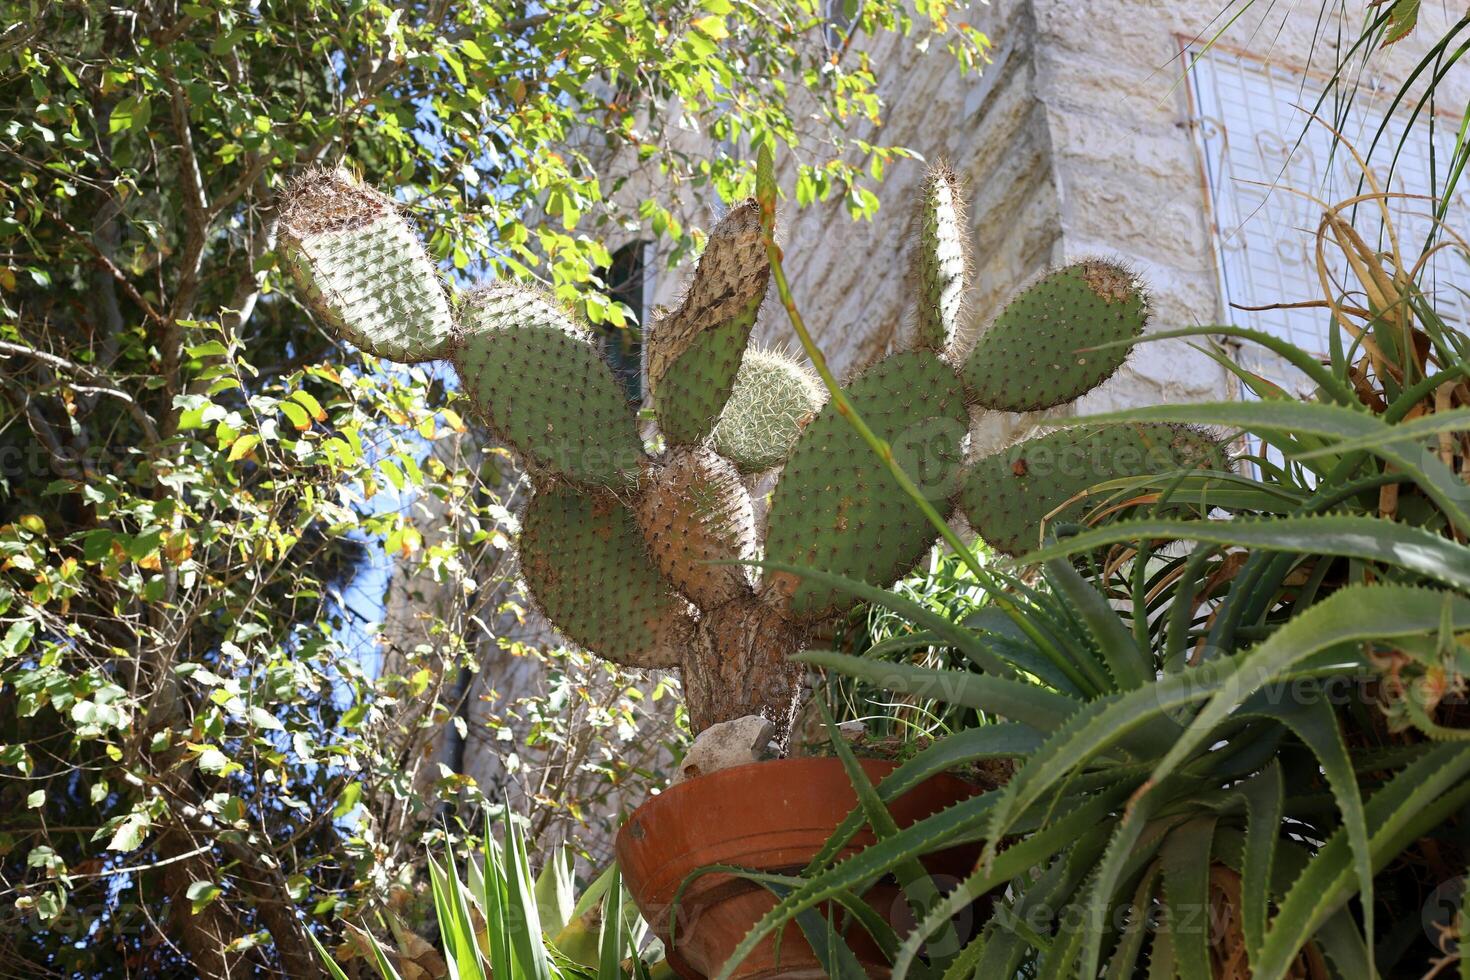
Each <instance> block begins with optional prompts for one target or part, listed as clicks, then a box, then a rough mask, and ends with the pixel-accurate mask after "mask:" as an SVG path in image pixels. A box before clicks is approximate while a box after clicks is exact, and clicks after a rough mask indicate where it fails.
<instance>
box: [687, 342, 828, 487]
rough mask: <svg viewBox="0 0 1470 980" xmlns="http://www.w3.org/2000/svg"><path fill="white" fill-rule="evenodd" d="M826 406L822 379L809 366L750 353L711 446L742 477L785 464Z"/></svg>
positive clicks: (774, 353) (776, 354)
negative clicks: (798, 438)
mask: <svg viewBox="0 0 1470 980" xmlns="http://www.w3.org/2000/svg"><path fill="white" fill-rule="evenodd" d="M826 401H827V389H826V388H824V387H822V380H821V379H820V378H818V377H817V376H816V374H814V373H813V372H812V370H811V369H810V368H808V367H807V366H806V365H805V364H803V363H802V362H800V361H798V360H797V359H796V358H794V357H792V356H790V355H789V354H785V353H782V352H781V351H775V350H761V349H754V350H749V351H747V352H746V354H745V360H743V361H742V362H741V363H740V373H739V374H737V375H736V376H735V388H734V390H733V391H731V392H730V398H729V399H728V400H727V401H726V402H725V408H724V410H723V411H722V412H721V413H720V420H719V421H718V422H717V423H715V428H714V431H713V432H711V433H710V440H709V441H710V446H711V447H712V448H713V449H714V450H715V452H717V453H719V454H720V455H721V456H724V457H725V458H726V459H728V460H730V461H731V462H732V463H734V464H735V465H736V466H737V467H738V468H739V469H740V472H742V473H760V472H763V471H765V470H769V469H772V468H773V467H776V466H779V465H780V464H781V463H782V462H783V461H785V459H786V456H787V454H788V453H790V452H791V446H792V445H793V444H794V443H795V442H796V437H797V436H798V435H800V434H801V430H802V428H803V427H804V426H805V425H806V424H807V423H808V422H809V421H811V420H812V418H813V417H814V416H815V415H816V414H817V412H818V411H820V410H821V408H822V405H823V404H824V403H825V402H826Z"/></svg>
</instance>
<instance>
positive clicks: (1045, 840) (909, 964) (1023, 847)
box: [865, 786, 1127, 980]
mask: <svg viewBox="0 0 1470 980" xmlns="http://www.w3.org/2000/svg"><path fill="white" fill-rule="evenodd" d="M1126 795H1127V787H1126V786H1119V787H1115V788H1113V789H1112V790H1105V791H1101V792H1098V793H1093V794H1088V795H1087V797H1086V798H1085V799H1084V800H1083V801H1082V802H1080V803H1074V804H1071V805H1070V808H1068V807H1067V806H1063V805H1059V806H1058V813H1057V816H1056V819H1055V820H1052V821H1051V822H1049V823H1048V824H1046V825H1045V826H1044V827H1042V828H1040V829H1039V830H1037V831H1036V832H1035V833H1033V834H1031V835H1030V836H1028V837H1026V838H1025V839H1023V840H1020V841H1017V842H1016V843H1015V844H1013V845H1012V846H1010V847H1008V848H1006V849H1005V850H1004V851H1001V852H1000V853H999V854H998V855H997V856H996V857H995V859H994V860H993V861H991V862H989V864H988V865H987V864H981V865H980V866H978V867H977V868H976V869H975V870H974V871H973V872H972V873H971V874H970V875H969V876H968V877H966V878H965V879H964V880H963V881H961V882H960V883H959V884H957V885H955V887H954V888H953V889H951V890H950V891H949V892H948V894H946V895H945V896H944V898H943V899H942V900H941V901H940V902H939V903H938V904H937V905H935V906H934V908H932V909H930V911H929V914H928V915H927V916H925V917H924V919H923V921H921V922H920V923H919V924H918V926H917V927H915V928H914V929H913V930H912V931H911V932H910V933H909V935H908V937H907V938H906V939H905V940H904V941H903V944H902V945H901V946H900V947H899V950H898V956H897V957H895V959H894V961H893V980H906V978H907V977H908V975H909V971H910V970H911V969H913V967H914V964H915V961H916V959H917V957H918V955H919V950H920V949H921V948H922V947H923V945H924V941H925V940H926V939H927V938H928V937H929V936H930V935H932V934H933V933H934V932H936V931H938V930H939V929H940V928H941V927H942V926H943V925H944V924H945V923H947V922H949V920H950V919H951V918H952V917H953V916H955V915H958V914H959V913H960V912H962V911H963V910H964V909H965V908H966V907H967V906H968V905H969V904H970V903H971V902H973V901H975V899H977V898H979V897H980V896H981V895H984V894H986V893H987V892H990V891H993V890H995V889H997V888H999V887H1001V886H1002V885H1004V884H1005V883H1006V882H1008V881H1009V880H1010V879H1012V878H1014V877H1016V876H1017V875H1020V874H1022V873H1023V872H1025V871H1027V870H1029V869H1030V868H1033V867H1035V866H1036V865H1038V864H1040V863H1042V862H1043V861H1046V860H1048V859H1049V858H1051V857H1052V856H1054V855H1056V854H1058V853H1060V852H1062V851H1064V850H1066V849H1067V848H1068V847H1070V846H1072V845H1074V844H1075V843H1076V842H1077V841H1078V840H1080V839H1083V838H1084V837H1085V836H1086V835H1087V833H1088V832H1089V831H1095V830H1096V829H1097V826H1098V824H1099V823H1100V822H1101V821H1102V820H1103V818H1104V817H1105V816H1106V814H1107V813H1108V812H1109V811H1111V810H1112V809H1113V808H1115V807H1116V806H1117V805H1118V803H1120V802H1121V801H1122V800H1123V798H1124V797H1125V796H1126ZM916 826H917V825H916ZM870 850H871V848H870ZM865 853H866V852H865Z"/></svg>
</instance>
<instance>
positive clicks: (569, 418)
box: [454, 283, 643, 486]
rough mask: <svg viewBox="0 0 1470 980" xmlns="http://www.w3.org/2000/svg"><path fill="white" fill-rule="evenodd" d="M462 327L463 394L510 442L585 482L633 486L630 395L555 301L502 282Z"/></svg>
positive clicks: (476, 299)
mask: <svg viewBox="0 0 1470 980" xmlns="http://www.w3.org/2000/svg"><path fill="white" fill-rule="evenodd" d="M460 319H461V323H462V328H461V329H462V332H463V336H462V337H461V340H460V342H459V344H458V345H457V346H458V349H457V350H456V351H455V355H454V361H455V364H456V366H457V367H458V368H459V375H460V378H461V380H462V381H463V382H464V390H465V392H466V394H468V395H469V397H470V399H471V401H473V402H474V403H475V405H476V406H477V407H478V408H479V410H480V411H481V412H482V413H483V414H484V416H485V419H486V421H487V422H488V423H489V424H490V427H491V428H492V429H494V430H495V432H496V433H497V434H498V435H499V436H500V437H501V438H502V439H504V440H505V441H506V442H508V443H510V444H511V445H512V446H514V447H515V448H516V450H517V451H519V452H520V453H521V454H522V455H523V456H524V457H525V458H526V459H527V460H528V461H529V462H530V463H531V465H532V466H533V467H534V468H539V469H542V470H548V471H551V472H554V473H557V474H561V475H563V476H566V477H568V478H569V479H572V480H574V481H576V482H578V483H592V484H600V485H604V486H615V485H619V484H622V483H626V482H628V481H629V480H631V479H632V477H633V476H634V475H635V474H636V472H637V468H638V464H639V462H640V460H641V458H642V455H643V450H642V442H641V440H640V439H639V437H638V428H637V422H636V420H635V418H634V416H633V413H632V411H631V410H630V409H629V408H628V403H627V401H626V400H625V399H624V395H623V389H622V387H621V386H620V385H619V384H618V383H617V381H616V380H614V379H613V375H612V371H611V370H609V368H608V366H607V364H606V363H605V362H604V361H603V360H602V358H601V356H599V354H598V352H597V349H596V348H595V347H594V346H593V345H592V341H591V339H590V338H589V337H588V335H587V333H586V332H585V331H583V330H582V329H580V328H579V327H577V326H576V324H574V323H573V322H572V320H571V318H570V317H568V316H567V314H565V313H563V312H562V311H561V310H560V309H558V308H557V306H556V305H555V303H554V302H553V301H552V300H551V298H550V297H549V296H547V295H546V294H544V293H541V292H538V291H536V290H532V289H527V288H526V287H524V286H518V285H513V284H509V283H496V284H494V285H492V286H487V287H485V288H484V289H480V290H476V291H475V292H473V293H471V294H470V295H469V297H468V298H467V300H466V302H465V304H464V307H463V309H462V310H461V312H460Z"/></svg>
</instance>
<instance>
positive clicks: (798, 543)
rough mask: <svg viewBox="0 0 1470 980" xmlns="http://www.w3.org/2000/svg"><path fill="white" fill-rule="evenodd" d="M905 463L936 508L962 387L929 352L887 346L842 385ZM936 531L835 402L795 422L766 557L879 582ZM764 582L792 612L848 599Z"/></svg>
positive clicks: (945, 485) (799, 583)
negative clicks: (887, 351) (796, 432)
mask: <svg viewBox="0 0 1470 980" xmlns="http://www.w3.org/2000/svg"><path fill="white" fill-rule="evenodd" d="M844 391H845V393H846V395H847V398H848V399H849V401H851V403H852V405H853V407H854V408H855V409H856V410H857V412H858V414H859V415H861V416H862V417H863V420H864V421H865V422H867V424H868V426H869V427H870V428H871V429H872V430H873V432H874V433H875V434H876V435H877V436H878V437H879V438H881V439H884V440H886V441H887V442H888V443H889V444H890V445H891V446H892V449H893V454H894V458H895V459H896V460H897V461H898V463H899V465H900V466H901V467H902V468H903V470H904V472H905V473H907V474H908V476H909V477H910V478H911V479H912V480H913V481H914V483H915V484H916V485H917V486H918V487H919V489H920V490H921V491H922V492H923V493H924V495H925V496H926V497H928V498H929V499H930V500H931V501H934V502H935V503H936V504H937V505H938V506H940V509H941V510H943V509H945V508H944V504H943V502H944V501H945V500H946V498H947V497H948V496H949V495H950V494H951V493H953V492H954V490H955V485H956V481H957V479H958V477H959V466H960V447H961V443H962V441H963V439H964V436H965V433H966V432H967V430H968V423H969V416H968V413H967V412H966V409H965V398H964V392H963V390H962V389H961V386H960V382H959V379H958V378H957V377H955V374H954V372H953V371H952V370H951V369H950V368H949V367H948V365H946V364H945V363H944V362H943V361H941V360H940V359H939V357H938V355H936V354H934V353H933V352H932V351H909V352H906V353H901V354H894V355H892V356H890V357H888V358H886V359H885V360H882V361H880V362H878V363H877V364H876V365H874V366H873V367H871V368H869V369H868V370H867V371H865V372H863V373H862V374H861V375H859V376H858V377H857V378H856V379H855V380H854V381H853V382H852V383H851V384H849V385H847V386H846V387H845V388H844ZM934 538H935V530H934V528H933V526H931V525H930V524H929V522H928V521H927V520H926V519H925V518H924V515H923V514H922V513H921V512H920V511H919V509H918V507H917V506H915V504H914V501H913V500H912V499H911V498H910V497H909V496H908V495H907V494H906V493H904V491H903V489H902V487H900V486H899V484H898V482H897V480H896V479H895V478H894V477H893V475H892V474H891V473H890V472H889V471H888V469H887V468H886V467H885V465H884V464H883V462H882V461H881V460H880V459H879V458H878V457H877V455H876V454H875V453H874V452H873V450H872V449H870V448H869V447H868V445H867V444H866V443H865V442H864V441H863V440H862V438H861V436H859V435H858V433H857V430H856V429H854V428H853V427H852V424H851V423H850V422H848V421H847V419H845V418H843V417H842V416H841V415H840V414H839V413H838V411H837V407H836V405H835V404H834V403H828V405H827V406H826V407H825V408H823V409H822V411H821V412H820V413H818V415H817V417H816V418H815V419H813V420H812V421H811V423H810V424H809V425H807V427H806V428H805V429H804V430H803V431H802V433H801V437H800V438H799V439H798V440H797V442H796V447H795V448H794V449H793V450H792V452H791V458H790V459H789V460H788V461H787V463H786V466H785V468H784V469H783V470H782V471H781V479H780V480H779V482H777V484H776V489H775V491H774V494H773V496H772V498H771V510H770V516H769V518H768V520H767V526H766V558H767V559H769V560H771V561H776V562H782V563H785V564H792V565H803V566H812V567H816V568H819V569H823V570H826V571H830V572H836V573H837V574H839V575H846V576H848V577H850V578H856V579H860V580H862V581H865V582H870V583H872V584H874V585H888V584H889V583H891V582H893V581H894V580H895V579H897V578H899V577H900V576H902V575H903V574H904V573H905V572H907V571H908V570H909V569H910V568H912V567H913V565H914V563H915V562H916V561H918V560H919V559H920V558H922V557H923V556H924V553H925V552H926V551H927V550H928V549H929V546H930V545H931V544H933V542H934ZM770 586H771V587H772V589H773V590H774V591H775V592H777V593H778V594H783V595H788V596H789V597H790V608H791V611H792V613H793V615H795V616H797V617H799V618H813V619H816V618H821V617H822V616H824V615H827V614H830V613H833V612H836V611H838V610H840V609H842V608H844V607H845V606H846V605H848V604H850V602H851V600H850V599H849V598H847V597H845V596H843V595H842V594H840V593H838V592H836V591H834V590H830V589H828V588H826V587H824V586H819V585H815V584H812V583H809V582H805V581H803V580H801V579H800V578H799V577H793V576H789V575H786V574H784V573H778V574H776V575H774V576H772V578H771V581H770Z"/></svg>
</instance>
